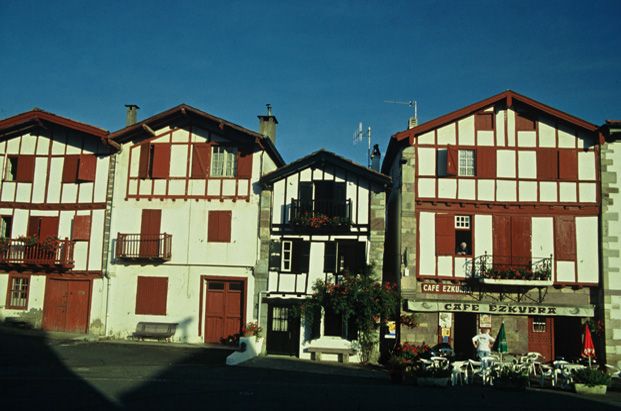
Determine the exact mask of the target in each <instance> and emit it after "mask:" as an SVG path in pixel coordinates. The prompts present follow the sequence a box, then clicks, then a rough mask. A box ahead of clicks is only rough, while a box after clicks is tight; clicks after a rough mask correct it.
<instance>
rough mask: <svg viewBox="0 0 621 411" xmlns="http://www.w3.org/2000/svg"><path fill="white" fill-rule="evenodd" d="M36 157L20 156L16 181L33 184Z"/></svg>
mask: <svg viewBox="0 0 621 411" xmlns="http://www.w3.org/2000/svg"><path fill="white" fill-rule="evenodd" d="M34 169H35V156H19V157H18V159H17V175H16V177H15V181H17V182H20V183H32V182H33V181H34Z"/></svg>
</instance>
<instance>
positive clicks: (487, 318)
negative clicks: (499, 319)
mask: <svg viewBox="0 0 621 411" xmlns="http://www.w3.org/2000/svg"><path fill="white" fill-rule="evenodd" d="M479 328H492V315H491V314H479Z"/></svg>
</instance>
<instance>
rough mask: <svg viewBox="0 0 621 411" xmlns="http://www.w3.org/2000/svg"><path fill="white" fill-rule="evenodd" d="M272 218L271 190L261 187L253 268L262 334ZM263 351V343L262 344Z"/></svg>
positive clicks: (265, 308) (266, 307)
mask: <svg viewBox="0 0 621 411" xmlns="http://www.w3.org/2000/svg"><path fill="white" fill-rule="evenodd" d="M271 219H272V191H271V190H269V189H263V191H261V199H260V206H259V255H258V258H257V264H256V266H255V270H254V289H255V298H254V301H256V308H255V315H256V316H257V319H258V321H259V324H260V325H261V327H263V335H265V333H266V332H267V309H268V306H267V303H266V302H264V301H263V299H262V298H261V295H262V294H261V293H262V292H263V293H264V292H266V291H267V279H268V275H269V272H268V268H269V257H270V231H271ZM263 350H264V351H265V344H264V345H263Z"/></svg>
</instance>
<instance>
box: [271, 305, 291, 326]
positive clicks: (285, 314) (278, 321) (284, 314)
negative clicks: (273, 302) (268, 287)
mask: <svg viewBox="0 0 621 411" xmlns="http://www.w3.org/2000/svg"><path fill="white" fill-rule="evenodd" d="M272 331H289V307H277V306H274V307H272Z"/></svg>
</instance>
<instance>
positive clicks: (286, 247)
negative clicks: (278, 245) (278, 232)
mask: <svg viewBox="0 0 621 411" xmlns="http://www.w3.org/2000/svg"><path fill="white" fill-rule="evenodd" d="M292 247H293V243H292V242H291V241H283V242H282V259H281V261H280V269H281V271H285V272H290V271H291V250H292Z"/></svg>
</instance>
